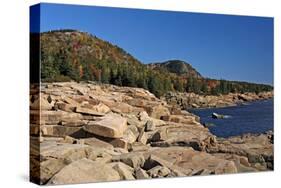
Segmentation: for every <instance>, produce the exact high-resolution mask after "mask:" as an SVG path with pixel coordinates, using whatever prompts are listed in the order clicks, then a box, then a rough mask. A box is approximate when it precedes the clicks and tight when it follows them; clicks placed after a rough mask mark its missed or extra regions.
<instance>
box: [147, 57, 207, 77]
mask: <svg viewBox="0 0 281 188" xmlns="http://www.w3.org/2000/svg"><path fill="white" fill-rule="evenodd" d="M148 66H149V67H150V68H152V69H153V70H160V71H168V72H170V73H174V74H177V75H179V76H183V77H194V78H202V76H201V74H200V73H199V72H198V71H197V70H195V69H194V68H193V67H192V66H191V65H190V64H188V63H187V62H184V61H181V60H168V61H165V62H158V63H150V64H148Z"/></svg>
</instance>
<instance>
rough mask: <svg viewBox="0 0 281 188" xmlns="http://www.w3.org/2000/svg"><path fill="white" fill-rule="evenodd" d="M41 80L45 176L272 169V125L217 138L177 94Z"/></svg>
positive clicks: (82, 178)
mask: <svg viewBox="0 0 281 188" xmlns="http://www.w3.org/2000/svg"><path fill="white" fill-rule="evenodd" d="M38 87H39V86H32V88H31V94H30V123H31V125H30V134H31V140H30V145H31V167H33V168H31V169H32V174H33V176H34V177H33V178H34V179H35V180H36V181H39V182H40V184H48V185H53V184H69V183H84V182H99V181H116V180H132V179H148V178H159V177H178V176H195V175H208V174H224V173H237V172H255V171H264V170H272V169H273V132H267V133H265V134H259V135H253V134H248V135H242V136H237V137H231V138H227V139H225V138H218V137H216V136H215V135H213V134H212V133H211V132H210V131H209V130H208V128H206V127H204V126H203V125H201V124H200V122H199V117H197V116H195V115H193V114H191V113H189V112H187V111H184V110H182V109H181V108H183V106H182V105H181V104H179V103H178V102H177V101H176V104H173V102H172V101H173V100H167V101H166V100H163V99H159V98H157V97H155V96H154V94H152V93H150V92H149V91H147V90H145V89H141V88H133V87H118V86H114V85H109V84H98V83H94V82H85V83H82V82H81V83H77V82H63V83H62V82H61V83H42V84H41V86H40V89H39V88H38ZM38 91H40V92H39V93H38ZM245 96H247V97H248V96H250V95H247V94H246V95H245ZM262 96H263V95H262ZM264 96H267V95H264ZM269 96H270V95H269ZM236 97H237V98H238V99H237V100H239V101H240V100H243V101H244V99H242V98H241V97H242V95H240V97H239V96H238V95H237V96H236ZM259 98H260V97H259ZM245 99H246V97H245ZM253 99H254V98H253ZM247 100H248V99H247ZM231 102H235V103H236V101H235V100H232V101H231ZM193 103H194V102H192V103H191V102H189V103H187V104H188V105H189V104H191V105H192V104H193ZM207 103H208V102H207ZM195 104H196V103H195ZM200 104H201V103H200ZM210 104H211V103H210ZM201 106H202V105H201ZM184 108H185V107H184ZM39 110H40V111H39ZM38 146H40V148H39V147H38ZM202 161H204V162H203V163H202ZM38 165H39V167H40V168H38Z"/></svg>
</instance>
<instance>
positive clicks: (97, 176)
mask: <svg viewBox="0 0 281 188" xmlns="http://www.w3.org/2000/svg"><path fill="white" fill-rule="evenodd" d="M120 179H121V178H120V176H119V173H118V172H117V171H116V170H114V169H113V167H112V166H111V165H109V164H105V163H100V162H94V161H92V160H89V159H85V158H84V159H81V160H78V161H75V162H73V163H71V164H70V165H68V166H66V167H64V168H63V169H61V170H60V171H59V172H58V173H57V174H56V175H54V176H53V177H52V178H51V179H50V181H49V182H48V185H60V184H71V183H89V182H101V181H117V180H120Z"/></svg>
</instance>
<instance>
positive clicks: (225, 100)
mask: <svg viewBox="0 0 281 188" xmlns="http://www.w3.org/2000/svg"><path fill="white" fill-rule="evenodd" d="M163 98H164V100H166V101H167V102H168V104H170V105H177V106H179V107H180V108H182V109H190V108H221V107H228V106H236V105H239V104H245V103H248V102H253V101H257V100H267V99H272V98H273V91H268V92H260V93H258V94H256V93H244V94H241V93H229V94H226V95H198V94H195V93H179V92H169V93H167V94H166V95H165V96H164V97H163Z"/></svg>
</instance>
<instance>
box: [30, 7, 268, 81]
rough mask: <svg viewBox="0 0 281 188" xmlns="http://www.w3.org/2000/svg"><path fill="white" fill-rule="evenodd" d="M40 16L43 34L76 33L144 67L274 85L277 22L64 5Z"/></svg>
mask: <svg viewBox="0 0 281 188" xmlns="http://www.w3.org/2000/svg"><path fill="white" fill-rule="evenodd" d="M40 11H41V17H40V32H45V31H50V30H56V29H76V30H80V31H84V32H88V33H91V34H93V35H95V36H97V37H99V38H101V39H103V40H106V41H109V42H111V43H113V44H115V45H118V46H119V47H121V48H123V49H124V50H125V51H127V52H129V53H130V54H132V55H133V56H134V57H136V58H137V59H138V60H140V61H141V62H142V63H151V62H162V61H166V60H170V59H179V60H183V61H186V62H188V63H190V64H191V65H192V66H193V67H194V68H196V69H197V71H198V72H200V73H201V75H203V76H204V77H209V78H215V79H227V80H237V81H247V82H254V83H265V84H270V85H273V18H268V17H252V16H231V15H220V14H200V13H188V12H175V11H157V10H141V9H122V8H106V7H94V6H78V5H59V4H41V9H40ZM31 16H32V19H31V31H32V32H34V31H38V30H37V29H36V27H34V24H32V23H34V20H35V19H36V18H35V17H36V16H33V14H31ZM37 18H38V17H37ZM35 25H36V24H35ZM37 28H38V27H37Z"/></svg>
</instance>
